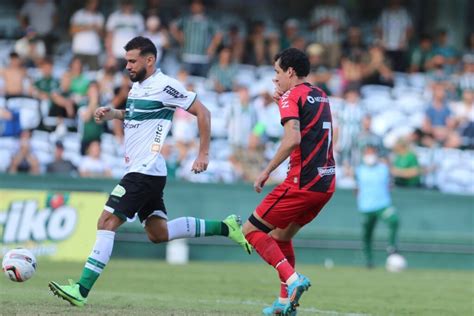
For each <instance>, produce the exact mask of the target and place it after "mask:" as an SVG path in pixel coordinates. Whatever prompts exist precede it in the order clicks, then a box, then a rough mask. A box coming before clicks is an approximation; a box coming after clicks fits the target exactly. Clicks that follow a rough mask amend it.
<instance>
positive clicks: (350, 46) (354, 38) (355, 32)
mask: <svg viewBox="0 0 474 316" xmlns="http://www.w3.org/2000/svg"><path fill="white" fill-rule="evenodd" d="M366 50H367V47H366V45H365V44H364V42H363V40H362V31H361V29H360V27H358V26H355V25H352V26H350V27H349V28H348V30H347V38H346V40H345V41H344V42H342V56H346V57H353V58H359V59H361V58H362V57H363V56H364V54H365V51H366Z"/></svg>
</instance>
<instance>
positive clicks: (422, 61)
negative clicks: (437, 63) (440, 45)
mask: <svg viewBox="0 0 474 316" xmlns="http://www.w3.org/2000/svg"><path fill="white" fill-rule="evenodd" d="M431 57H433V39H432V38H431V36H430V35H429V34H422V35H421V36H420V42H419V44H418V46H417V47H415V49H414V50H413V51H412V53H411V55H410V72H425V71H426V63H427V61H428V60H429V59H430V58H431Z"/></svg>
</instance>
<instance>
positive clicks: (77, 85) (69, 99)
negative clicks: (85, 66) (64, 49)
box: [50, 57, 89, 118]
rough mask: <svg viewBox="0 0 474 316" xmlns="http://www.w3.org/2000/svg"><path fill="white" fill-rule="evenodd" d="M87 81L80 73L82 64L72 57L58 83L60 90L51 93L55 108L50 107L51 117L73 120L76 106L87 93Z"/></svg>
mask: <svg viewBox="0 0 474 316" xmlns="http://www.w3.org/2000/svg"><path fill="white" fill-rule="evenodd" d="M88 86H89V79H87V78H86V76H85V75H84V73H83V72H82V62H81V60H80V59H79V58H77V57H74V58H73V59H72V61H71V63H70V65H69V70H68V71H66V72H65V73H64V74H63V76H62V78H61V83H60V89H59V90H58V91H53V92H52V93H51V100H52V101H53V104H54V105H55V106H56V107H55V106H53V107H52V109H51V110H52V111H53V110H54V111H53V112H52V113H51V112H50V115H51V116H58V117H68V118H74V117H75V116H76V110H77V104H78V103H79V102H81V99H82V98H84V96H85V95H86V93H87V89H88Z"/></svg>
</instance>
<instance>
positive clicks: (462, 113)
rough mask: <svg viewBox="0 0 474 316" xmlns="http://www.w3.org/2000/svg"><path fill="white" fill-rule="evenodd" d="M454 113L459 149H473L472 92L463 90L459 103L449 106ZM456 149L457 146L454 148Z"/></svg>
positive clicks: (473, 118)
mask: <svg viewBox="0 0 474 316" xmlns="http://www.w3.org/2000/svg"><path fill="white" fill-rule="evenodd" d="M451 109H452V111H453V113H454V115H453V116H454V120H455V121H456V126H457V132H458V135H459V144H458V145H459V147H461V148H463V149H473V148H474V90H464V92H463V98H462V100H461V101H460V102H454V103H452V104H451ZM456 147H457V146H456Z"/></svg>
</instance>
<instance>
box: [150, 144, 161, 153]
mask: <svg viewBox="0 0 474 316" xmlns="http://www.w3.org/2000/svg"><path fill="white" fill-rule="evenodd" d="M160 149H161V145H160V144H157V143H153V144H151V152H152V153H155V154H157V153H159V152H160Z"/></svg>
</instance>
